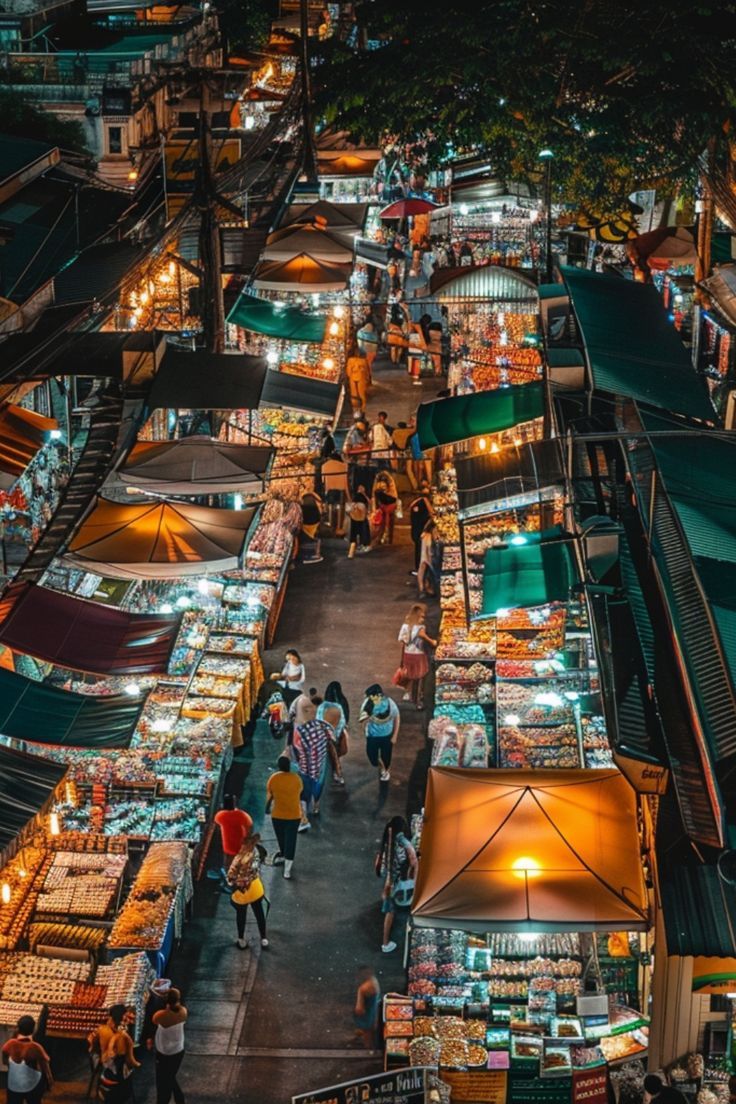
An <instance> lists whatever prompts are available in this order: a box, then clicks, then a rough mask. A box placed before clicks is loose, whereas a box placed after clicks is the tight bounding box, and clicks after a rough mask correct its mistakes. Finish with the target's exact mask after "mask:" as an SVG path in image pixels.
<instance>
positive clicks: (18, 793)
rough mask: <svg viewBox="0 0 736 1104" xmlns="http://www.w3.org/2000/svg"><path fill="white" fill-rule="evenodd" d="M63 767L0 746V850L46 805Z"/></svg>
mask: <svg viewBox="0 0 736 1104" xmlns="http://www.w3.org/2000/svg"><path fill="white" fill-rule="evenodd" d="M66 772H67V767H66V765H65V764H62V763H54V762H52V760H51V759H42V758H40V756H37V755H26V754H25V752H22V751H14V750H13V749H12V748H8V747H0V852H2V851H4V850H5V848H6V847H7V846H8V845H9V844H10V843H12V842H13V840H14V839H16V838H17V836H18V835H19V834H20V833H21V832H22V831H23V829H24V828H25V827H26V825H27V824H28V823H29V822H30V821H31V820H33V818H34V817H36V816H38V815H39V813H44V812H45V811H46V809H47V808H48V806H49V804H50V802H51V800H52V798H53V796H54V790H55V789H56V787H57V786H58V785H59V783H60V782H61V780H62V779H63V777H64V775H65V774H66Z"/></svg>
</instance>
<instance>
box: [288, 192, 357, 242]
mask: <svg viewBox="0 0 736 1104" xmlns="http://www.w3.org/2000/svg"><path fill="white" fill-rule="evenodd" d="M367 214H368V204H367V203H328V201H327V200H326V199H320V200H318V201H317V202H316V203H292V205H291V206H290V207H289V209H288V210H287V212H286V215H285V216H284V218H283V219H282V220H281V225H282V226H288V225H289V224H290V223H292V222H319V223H320V224H321V225H322V226H325V227H327V229H329V230H340V231H342V232H344V233H353V234H357V233H359V231H361V230H362V229H363V227H364V226H365V220H366V216H367Z"/></svg>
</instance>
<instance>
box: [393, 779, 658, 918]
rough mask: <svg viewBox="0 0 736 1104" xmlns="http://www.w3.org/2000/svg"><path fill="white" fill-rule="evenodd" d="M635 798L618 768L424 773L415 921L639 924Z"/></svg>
mask: <svg viewBox="0 0 736 1104" xmlns="http://www.w3.org/2000/svg"><path fill="white" fill-rule="evenodd" d="M639 852H640V846H639V835H638V831H637V813H636V800H635V797H634V792H633V790H632V789H631V787H630V786H629V784H628V782H626V780H625V779H624V777H623V776H622V775H621V774H620V773H619V772H618V771H616V770H599V771H587V770H534V771H531V770H474V771H468V770H460V769H456V768H446V767H439V768H438V767H433V768H431V769H430V771H429V780H428V784H427V795H426V799H425V819H424V827H423V829H422V856H421V860H420V863H419V873H418V877H417V882H416V890H415V892H414V901H413V905H412V918H413V921H414V923H415V924H416V925H418V926H420V927H438V928H461V929H464V930H466V931H475V932H481V933H482V932H488V931H537V932H538V931H542V932H544V931H571V930H572V931H595V930H599V931H620V930H624V931H632V930H637V931H643V930H646V928H647V927H648V918H647V895H646V889H645V886H644V877H643V873H642V868H641V861H640V856H639Z"/></svg>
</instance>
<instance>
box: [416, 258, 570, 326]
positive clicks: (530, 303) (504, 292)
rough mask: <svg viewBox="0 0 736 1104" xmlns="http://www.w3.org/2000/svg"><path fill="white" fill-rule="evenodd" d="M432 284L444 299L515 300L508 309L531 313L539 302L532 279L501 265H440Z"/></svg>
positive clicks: (432, 289)
mask: <svg viewBox="0 0 736 1104" xmlns="http://www.w3.org/2000/svg"><path fill="white" fill-rule="evenodd" d="M429 287H430V291H431V293H432V295H433V296H436V297H437V298H438V299H441V300H442V301H443V302H445V301H448V302H451V301H453V300H461V301H465V300H468V299H483V300H485V299H495V300H496V301H497V302H498V303H501V302H503V303H509V304H513V305H514V306H513V307H512V308H509V309H514V308H516V309H521V310H522V311H524V312H525V313H528V314H533V313H534V312H535V311H536V309H537V304H538V302H539V295H538V293H537V288H536V286H535V284H534V283H533V281H532V280H530V279H529V277H528V276H524V275H522V274H521V273H520V272H518V271H516V270H514V269H512V268H504V267H503V266H502V265H492V264H484V265H471V266H470V267H465V268H438V269H436V270H435V271H434V272H433V273H432V275H431V277H430V280H429ZM563 294H564V290H563Z"/></svg>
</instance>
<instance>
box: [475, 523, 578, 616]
mask: <svg viewBox="0 0 736 1104" xmlns="http://www.w3.org/2000/svg"><path fill="white" fill-rule="evenodd" d="M576 579H577V571H576V568H575V558H574V555H573V542H572V540H570V539H564V538H563V537H562V533H561V530H560V528H559V526H557V527H556V528H554V529H547V530H543V531H542V532H541V533H515V534H510V535H509V536H508V537H507V540H506V543H505V544H504V545H498V546H493V547H491V548H488V549H487V550H486V555H485V561H484V565H483V610H482V614H481V616H483V617H495V616H497V612H498V610H509V609H526V608H528V607H532V606H544V605H546V604H547V603H548V602H566V601H567V600H568V598H569V597H570V587H571V586H572V585H573V583H574V582H575V581H576Z"/></svg>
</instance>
